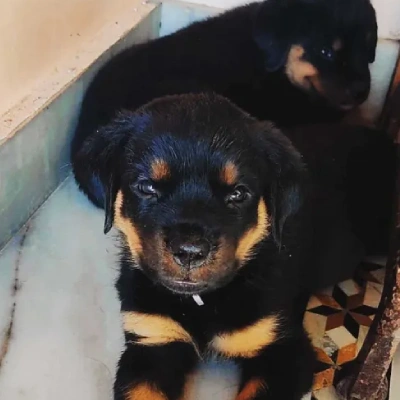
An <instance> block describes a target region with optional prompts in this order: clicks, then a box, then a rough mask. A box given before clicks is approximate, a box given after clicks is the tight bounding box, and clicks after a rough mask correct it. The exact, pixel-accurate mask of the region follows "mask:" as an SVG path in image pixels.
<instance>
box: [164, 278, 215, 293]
mask: <svg viewBox="0 0 400 400" xmlns="http://www.w3.org/2000/svg"><path fill="white" fill-rule="evenodd" d="M162 284H163V285H164V286H165V287H166V288H167V289H169V290H171V291H172V292H174V293H176V294H183V295H187V296H190V295H195V294H200V293H203V292H205V291H206V290H207V289H208V286H209V285H208V284H207V283H205V282H194V281H191V280H189V279H184V280H181V279H163V280H162Z"/></svg>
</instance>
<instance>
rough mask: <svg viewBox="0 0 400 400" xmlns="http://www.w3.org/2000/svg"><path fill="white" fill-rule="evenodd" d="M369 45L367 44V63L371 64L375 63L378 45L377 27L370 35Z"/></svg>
mask: <svg viewBox="0 0 400 400" xmlns="http://www.w3.org/2000/svg"><path fill="white" fill-rule="evenodd" d="M370 35H371V36H370V37H369V43H368V46H369V47H368V49H369V50H368V62H369V63H370V64H372V63H373V62H374V61H375V54H376V46H377V43H378V33H377V27H376V26H375V29H374V30H373V31H372V32H371V33H370Z"/></svg>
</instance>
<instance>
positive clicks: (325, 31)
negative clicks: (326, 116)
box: [254, 0, 377, 110]
mask: <svg viewBox="0 0 400 400" xmlns="http://www.w3.org/2000/svg"><path fill="white" fill-rule="evenodd" d="M254 37H255V40H256V43H257V45H258V46H259V48H260V49H261V50H262V52H263V58H264V60H265V67H266V69H267V70H268V71H275V70H278V69H282V70H283V72H284V73H285V74H286V75H287V78H288V79H289V81H290V82H291V83H292V84H293V85H295V86H296V87H298V88H300V89H302V90H303V91H305V92H307V93H309V94H310V95H311V96H317V97H318V98H320V99H323V100H325V101H327V102H328V103H329V104H330V105H331V106H333V107H335V108H339V109H343V110H349V109H351V108H353V107H355V106H357V105H359V104H361V103H362V102H363V101H365V100H366V98H367V97H368V94H369V90H370V81H371V78H370V72H369V64H370V63H372V62H373V61H374V59H375V48H376V43H377V25H376V17H375V11H374V9H373V7H372V6H371V4H370V2H369V0H268V1H265V2H263V3H260V6H259V8H258V12H257V14H256V18H255V25H254Z"/></svg>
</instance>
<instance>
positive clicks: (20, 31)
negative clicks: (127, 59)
mask: <svg viewBox="0 0 400 400" xmlns="http://www.w3.org/2000/svg"><path fill="white" fill-rule="evenodd" d="M132 4H133V2H132V0H112V1H110V0H68V1H65V0H0V9H1V12H0V90H1V96H0V115H1V114H3V113H4V112H5V111H7V110H8V109H9V108H10V107H11V106H13V105H14V104H15V103H16V102H17V101H18V100H20V99H21V98H23V97H24V96H25V95H26V93H27V92H29V89H30V87H31V86H33V85H34V83H35V81H36V80H37V79H41V78H42V77H43V75H44V74H47V73H51V72H52V70H54V68H57V67H60V64H62V60H63V59H67V58H69V59H71V57H74V52H75V51H76V48H77V47H78V46H79V45H80V44H81V43H83V42H85V41H86V40H88V38H89V37H90V36H91V35H92V34H93V33H94V32H96V31H98V30H99V29H100V28H101V27H102V26H104V25H105V24H108V23H110V22H112V21H113V18H114V17H115V16H117V15H119V14H120V13H121V10H123V9H127V8H129V7H131V6H132Z"/></svg>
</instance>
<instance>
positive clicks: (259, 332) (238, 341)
mask: <svg viewBox="0 0 400 400" xmlns="http://www.w3.org/2000/svg"><path fill="white" fill-rule="evenodd" d="M278 326H279V321H278V318H277V317H276V316H269V317H266V318H263V319H260V320H259V321H257V322H255V323H254V324H253V325H250V326H248V327H246V328H242V329H240V330H237V331H234V332H230V333H224V334H219V335H217V336H215V337H214V339H213V340H212V341H211V343H210V346H211V348H213V349H214V350H216V351H217V352H219V353H221V354H223V355H224V356H226V357H244V358H252V357H256V356H257V355H258V354H259V352H260V350H262V349H263V348H264V347H266V346H268V345H270V344H272V343H274V342H275V341H276V340H277V330H278Z"/></svg>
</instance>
